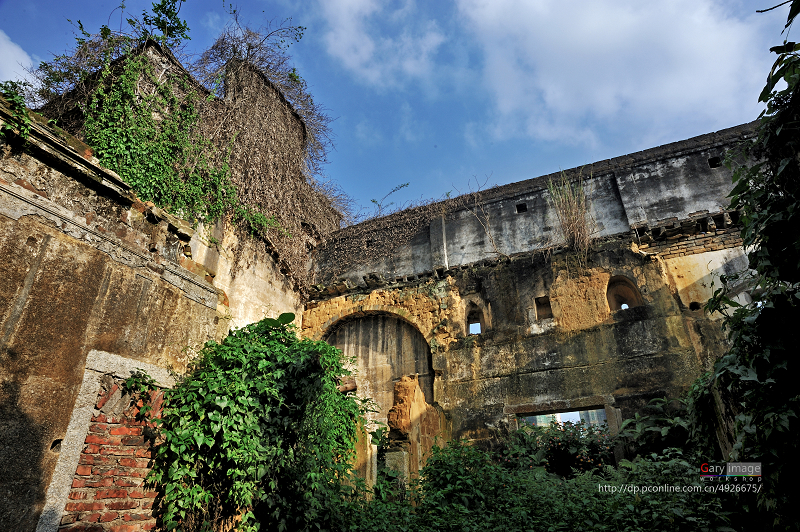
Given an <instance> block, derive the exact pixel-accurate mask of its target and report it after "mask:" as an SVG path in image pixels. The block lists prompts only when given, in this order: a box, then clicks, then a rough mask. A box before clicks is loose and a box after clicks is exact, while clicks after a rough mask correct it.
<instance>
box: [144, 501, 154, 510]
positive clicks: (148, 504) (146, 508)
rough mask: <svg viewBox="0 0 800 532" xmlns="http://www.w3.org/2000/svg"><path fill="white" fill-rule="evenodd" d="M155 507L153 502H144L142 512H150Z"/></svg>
mask: <svg viewBox="0 0 800 532" xmlns="http://www.w3.org/2000/svg"><path fill="white" fill-rule="evenodd" d="M152 507H153V501H142V510H149V509H150V508H152Z"/></svg>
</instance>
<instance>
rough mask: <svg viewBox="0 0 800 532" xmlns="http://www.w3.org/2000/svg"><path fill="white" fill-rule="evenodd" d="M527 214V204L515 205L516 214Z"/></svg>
mask: <svg viewBox="0 0 800 532" xmlns="http://www.w3.org/2000/svg"><path fill="white" fill-rule="evenodd" d="M523 212H528V204H527V203H518V204H517V214H520V213H523Z"/></svg>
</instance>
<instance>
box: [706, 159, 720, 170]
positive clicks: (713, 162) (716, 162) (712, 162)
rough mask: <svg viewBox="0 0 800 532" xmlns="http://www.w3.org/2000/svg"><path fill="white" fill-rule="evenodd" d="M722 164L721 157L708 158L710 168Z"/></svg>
mask: <svg viewBox="0 0 800 532" xmlns="http://www.w3.org/2000/svg"><path fill="white" fill-rule="evenodd" d="M720 166H722V158H721V157H709V158H708V167H709V168H719V167H720Z"/></svg>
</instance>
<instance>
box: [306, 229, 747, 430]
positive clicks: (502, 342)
mask: <svg viewBox="0 0 800 532" xmlns="http://www.w3.org/2000/svg"><path fill="white" fill-rule="evenodd" d="M721 233H724V232H723V231H721ZM724 238H725V234H720V235H719V237H718V238H717V237H716V235H715V239H713V240H714V242H713V244H712V245H714V246H716V245H718V244H721V243H724V242H729V243H730V241H725V240H724ZM677 245H680V244H677ZM675 249H681V248H677V247H676V248H675ZM710 253H715V254H716V253H717V252H716V251H710ZM722 253H723V254H733V255H735V256H739V255H738V254H740V253H741V248H737V247H735V244H734V245H733V247H730V248H727V249H725V250H722ZM708 254H709V253H698V254H695V255H694V257H696V259H695V264H701V263H702V264H705V263H707V262H709V260H711V259H713V258H714V257H711V258H709V257H707V255H708ZM715 256H716V255H715ZM690 258H691V257H687V256H683V257H682V259H683V260H689V259H690ZM574 259H575V256H574V255H573V254H570V253H563V252H561V253H557V254H555V255H553V256H552V257H551V258H547V257H545V256H544V255H543V254H541V253H529V254H521V255H518V256H515V257H513V258H512V259H510V260H501V261H495V262H494V263H491V264H475V265H472V266H470V267H467V268H451V269H449V270H447V271H444V272H442V273H441V274H439V275H438V276H439V277H440V278H439V279H436V278H433V277H431V278H429V279H427V280H415V281H412V282H408V281H407V282H400V283H396V284H387V285H385V286H383V287H381V288H377V289H371V290H370V289H353V291H352V292H350V293H348V294H344V295H340V296H337V297H331V298H329V299H322V300H318V301H314V302H311V303H309V304H308V305H307V310H306V312H305V315H304V319H303V327H304V333H305V334H306V335H308V336H316V337H326V336H327V335H330V337H331V338H332V339H334V344H335V345H338V344H339V343H341V344H342V345H343V347H344V349H345V351H346V352H348V348H350V346H356V347H358V348H360V349H366V350H367V351H368V352H369V355H368V356H366V357H360V358H359V368H358V369H359V374H358V375H357V377H356V382H357V384H358V389H359V393H363V394H364V395H366V396H369V397H372V398H374V399H375V400H376V401H377V402H378V404H379V407H380V410H381V412H384V411H386V410H387V409H388V408H390V407H391V406H392V405H393V402H392V401H393V398H392V397H390V396H389V393H388V392H389V389H388V386H387V385H388V384H389V383H390V382H397V381H398V380H399V378H400V377H401V376H402V375H404V374H406V375H407V374H410V373H413V372H414V371H415V370H414V369H413V368H405V367H404V366H403V365H402V364H395V365H394V366H393V365H392V364H386V363H385V359H386V358H387V356H389V355H387V354H386V353H387V352H391V351H393V349H391V348H389V346H392V345H398V344H399V343H400V340H399V339H398V337H396V336H393V334H394V332H395V331H396V329H395V328H391V329H388V328H387V329H386V330H385V331H384V332H383V334H380V335H374V336H371V337H370V336H368V335H366V334H365V333H362V334H361V335H357V336H355V337H352V338H351V339H349V340H348V341H342V338H341V337H339V336H337V333H336V332H334V333H331V332H330V331H337V330H342V329H346V330H352V331H367V330H371V329H374V327H375V325H374V322H375V321H376V320H377V319H378V318H376V317H375V316H381V315H383V316H381V317H380V320H384V321H388V320H389V318H388V317H385V316H386V315H390V316H394V319H395V321H400V320H402V321H404V322H406V324H407V327H413V328H415V329H417V331H418V335H419V337H420V338H424V339H426V340H427V342H428V345H429V346H430V348H431V352H432V359H431V367H432V370H433V373H434V382H433V401H432V402H431V401H428V402H429V403H432V404H434V405H438V406H439V407H441V408H442V409H443V410H444V412H445V413H446V414H447V415H448V417H449V419H450V420H451V422H452V430H453V435H454V436H456V437H458V436H462V437H469V438H472V439H486V438H490V437H491V435H492V429H491V427H492V426H497V425H498V424H499V423H508V422H513V420H514V419H515V417H516V415H517V414H530V413H536V412H552V411H566V410H574V409H584V408H603V407H607V408H612V409H613V408H619V409H621V410H622V415H623V416H630V415H632V414H633V412H635V411H636V410H637V409H639V408H641V407H642V406H643V405H644V404H645V403H646V402H647V401H648V400H649V399H650V398H652V397H656V396H665V395H666V396H676V395H679V394H680V393H681V392H682V391H683V390H684V389H685V388H686V387H687V386H688V385H689V384H690V383H691V382H692V381H693V380H694V379H695V378H696V376H697V375H698V374H699V373H700V372H701V371H702V370H704V369H706V368H707V367H708V364H709V363H710V362H711V361H713V359H714V358H715V357H716V356H719V355H720V354H721V350H722V348H723V345H724V344H723V343H722V342H721V341H720V340H721V335H720V332H719V327H718V325H716V324H714V322H713V320H710V319H709V318H708V317H706V316H704V315H703V312H702V310H700V311H696V310H691V309H689V304H688V303H683V300H682V299H681V295H680V294H681V293H683V294H684V297H694V296H693V295H691V294H690V293H689V292H687V291H686V289H685V287H683V285H680V286H679V285H676V284H675V283H674V282H673V281H672V277H673V276H674V273H670V270H669V268H670V264H669V263H668V262H667V261H665V260H664V259H662V258H661V257H660V256H659V255H656V254H647V253H644V252H642V251H639V250H638V247H637V246H636V245H635V244H634V243H631V242H630V241H629V240H627V239H615V240H610V241H608V242H606V243H605V244H601V245H599V247H598V248H597V249H596V251H595V252H593V253H592V254H590V256H589V259H588V264H586V265H585V266H584V267H579V266H576V262H575V260H574ZM717 260H721V262H725V259H724V258H722V259H720V258H719V257H717ZM620 278H624V279H626V280H627V282H629V283H631V284H632V285H633V286H634V287H635V290H636V291H638V293H639V294H640V298H641V305H639V306H632V308H628V309H625V310H616V311H615V310H614V309H613V308H612V307H611V305H610V304H609V297H608V289H609V286H610V284H613V282H612V283H610V281H613V280H615V279H620ZM687 294H689V295H687ZM470 308H477V309H479V310H480V312H481V313H482V314H483V316H482V318H483V319H482V320H481V322H482V324H483V326H484V328H483V330H482V331H481V334H479V335H469V334H468V333H467V325H468V323H467V321H468V320H467V315H468V312H469V309H470ZM545 309H546V310H545ZM337 342H338V343H337ZM381 357H382V358H381ZM379 358H380V359H381V360H384V363H378V362H376V361H377V360H378V359H379ZM384 370H385V371H384ZM384 373H385V374H384ZM380 383H385V384H382V386H383V388H382V389H381V390H380V393H378V391H377V390H376V389H375V387H376V385H378V384H380ZM423 389H424V388H423Z"/></svg>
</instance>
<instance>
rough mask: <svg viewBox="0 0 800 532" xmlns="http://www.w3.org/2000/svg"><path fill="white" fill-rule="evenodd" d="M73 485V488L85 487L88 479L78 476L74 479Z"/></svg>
mask: <svg viewBox="0 0 800 532" xmlns="http://www.w3.org/2000/svg"><path fill="white" fill-rule="evenodd" d="M72 487H73V488H85V487H86V481H85V480H83V479H80V478H76V479H74V480H73V481H72Z"/></svg>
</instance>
